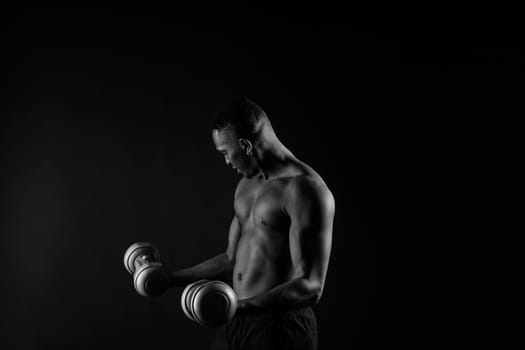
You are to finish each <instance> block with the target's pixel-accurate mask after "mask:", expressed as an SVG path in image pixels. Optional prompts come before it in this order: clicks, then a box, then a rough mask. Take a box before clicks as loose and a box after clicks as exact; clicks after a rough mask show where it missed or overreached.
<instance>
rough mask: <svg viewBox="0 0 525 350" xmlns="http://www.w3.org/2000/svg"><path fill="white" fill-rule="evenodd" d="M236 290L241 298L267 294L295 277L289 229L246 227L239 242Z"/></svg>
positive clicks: (234, 284) (236, 262)
mask: <svg viewBox="0 0 525 350" xmlns="http://www.w3.org/2000/svg"><path fill="white" fill-rule="evenodd" d="M232 277H233V289H234V290H235V292H236V293H237V296H238V297H239V299H246V298H251V297H254V296H257V295H259V294H261V293H264V292H266V291H268V290H270V289H272V288H273V287H275V286H277V285H279V284H281V283H285V282H287V281H289V280H290V279H291V278H292V277H293V269H292V264H291V260H290V249H289V243H288V232H278V231H273V230H269V229H264V228H261V227H253V228H252V229H247V230H243V232H242V234H241V238H240V240H239V242H238V245H237V253H236V259H235V265H234V269H233V276H232Z"/></svg>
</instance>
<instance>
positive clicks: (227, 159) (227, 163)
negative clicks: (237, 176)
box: [224, 157, 231, 165]
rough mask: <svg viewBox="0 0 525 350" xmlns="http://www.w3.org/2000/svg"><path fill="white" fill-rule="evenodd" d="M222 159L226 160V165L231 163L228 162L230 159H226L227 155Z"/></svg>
mask: <svg viewBox="0 0 525 350" xmlns="http://www.w3.org/2000/svg"><path fill="white" fill-rule="evenodd" d="M224 161H225V162H226V165H229V164H231V163H230V160H229V159H228V157H224Z"/></svg>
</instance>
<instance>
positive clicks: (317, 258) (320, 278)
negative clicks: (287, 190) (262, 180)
mask: <svg viewBox="0 0 525 350" xmlns="http://www.w3.org/2000/svg"><path fill="white" fill-rule="evenodd" d="M334 210H335V202H334V199H333V197H332V195H331V193H330V192H329V191H328V190H324V189H320V188H317V187H314V186H313V187H304V186H302V188H299V190H298V191H297V192H296V193H295V195H294V198H293V199H292V201H290V202H289V205H288V211H289V214H290V219H291V227H290V253H291V257H292V263H293V264H294V268H295V270H296V274H297V275H301V276H302V277H305V278H308V279H310V280H312V281H313V282H317V283H320V284H321V287H322V285H323V284H324V280H325V276H326V271H327V268H328V261H329V258H330V251H331V246H332V226H333V217H334Z"/></svg>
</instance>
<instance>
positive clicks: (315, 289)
mask: <svg viewBox="0 0 525 350" xmlns="http://www.w3.org/2000/svg"><path fill="white" fill-rule="evenodd" d="M308 291H309V293H308V294H309V295H310V301H311V303H312V304H313V305H317V304H318V303H319V301H320V300H321V296H322V295H323V284H322V283H321V282H320V281H316V280H314V281H312V280H309V281H308Z"/></svg>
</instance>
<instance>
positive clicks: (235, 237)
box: [226, 215, 241, 262]
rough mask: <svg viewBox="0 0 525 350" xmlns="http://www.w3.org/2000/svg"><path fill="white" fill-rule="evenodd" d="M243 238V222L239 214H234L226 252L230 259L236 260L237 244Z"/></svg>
mask: <svg viewBox="0 0 525 350" xmlns="http://www.w3.org/2000/svg"><path fill="white" fill-rule="evenodd" d="M240 238H241V224H240V222H239V219H237V216H236V215H234V216H233V219H232V222H231V224H230V231H229V233H228V247H227V248H226V254H227V255H228V258H229V259H230V261H232V262H234V261H235V255H236V253H237V244H238V243H239V239H240Z"/></svg>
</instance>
